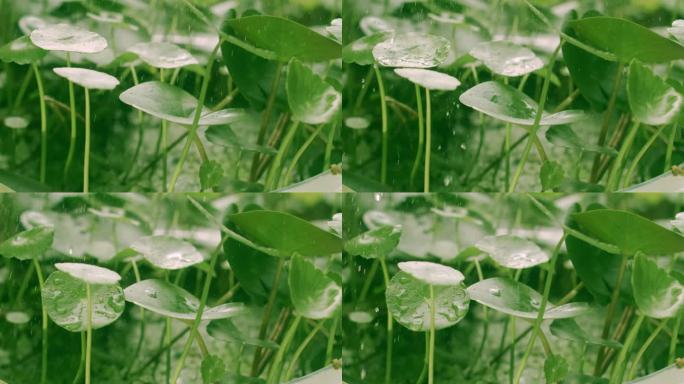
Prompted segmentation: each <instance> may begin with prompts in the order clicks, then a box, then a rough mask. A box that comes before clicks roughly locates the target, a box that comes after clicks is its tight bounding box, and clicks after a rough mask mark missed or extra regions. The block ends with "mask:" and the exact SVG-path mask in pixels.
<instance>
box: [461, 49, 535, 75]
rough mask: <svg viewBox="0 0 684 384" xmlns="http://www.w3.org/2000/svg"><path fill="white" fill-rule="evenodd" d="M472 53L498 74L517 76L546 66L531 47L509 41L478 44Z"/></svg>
mask: <svg viewBox="0 0 684 384" xmlns="http://www.w3.org/2000/svg"><path fill="white" fill-rule="evenodd" d="M470 55H471V56H473V57H474V58H476V59H478V60H480V61H482V62H483V63H484V65H485V66H486V67H487V68H489V69H490V70H491V71H492V72H494V73H495V74H497V75H502V76H508V77H515V76H522V75H526V74H528V73H532V72H534V71H537V70H539V69H541V68H543V67H544V62H543V61H541V59H540V58H538V57H537V55H535V54H534V52H532V51H531V50H530V49H528V48H525V47H522V46H520V45H517V44H513V43H511V42H508V41H489V42H484V43H479V44H477V45H476V46H475V47H474V48H473V49H471V50H470Z"/></svg>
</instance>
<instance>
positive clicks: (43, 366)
mask: <svg viewBox="0 0 684 384" xmlns="http://www.w3.org/2000/svg"><path fill="white" fill-rule="evenodd" d="M33 265H34V267H35V270H36V276H38V286H39V288H40V292H41V293H42V292H43V287H44V286H45V279H44V278H43V271H42V270H41V269H40V263H39V262H38V259H36V258H33ZM40 309H41V314H42V320H43V322H42V329H41V331H42V355H41V362H40V382H41V384H45V383H46V382H47V362H48V324H49V322H48V313H47V308H45V305H43V304H42V303H41V306H40Z"/></svg>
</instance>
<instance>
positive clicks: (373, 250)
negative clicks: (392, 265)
mask: <svg viewBox="0 0 684 384" xmlns="http://www.w3.org/2000/svg"><path fill="white" fill-rule="evenodd" d="M400 239H401V225H385V226H382V227H379V228H375V229H371V230H370V231H367V232H364V233H362V234H360V235H358V236H356V237H354V238H352V239H350V240H347V241H346V242H345V243H344V250H345V251H347V253H349V254H350V255H352V256H362V257H365V258H368V259H374V258H378V257H385V256H387V255H389V253H390V252H392V251H393V250H394V249H395V248H396V247H397V245H398V244H399V240H400Z"/></svg>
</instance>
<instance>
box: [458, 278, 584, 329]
mask: <svg viewBox="0 0 684 384" xmlns="http://www.w3.org/2000/svg"><path fill="white" fill-rule="evenodd" d="M468 293H469V294H470V297H471V298H472V299H473V300H475V301H477V302H478V303H480V304H482V305H484V306H487V307H489V308H492V309H494V310H497V311H499V312H502V313H505V314H507V315H511V316H515V317H521V318H524V319H536V318H537V315H538V313H539V306H540V305H541V301H542V295H541V294H540V293H539V292H537V291H535V290H534V289H532V288H530V287H528V286H527V285H525V284H522V283H519V282H517V281H514V280H512V279H509V278H502V277H493V278H489V279H485V280H482V281H480V282H478V283H475V284H473V285H471V286H470V287H468ZM588 311H589V306H588V305H586V304H584V303H570V304H565V305H561V306H554V305H552V304H551V303H548V304H547V305H546V311H545V312H544V317H543V318H544V319H564V318H570V317H577V316H581V315H583V314H585V313H587V312H588Z"/></svg>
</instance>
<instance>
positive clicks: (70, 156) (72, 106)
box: [64, 52, 77, 180]
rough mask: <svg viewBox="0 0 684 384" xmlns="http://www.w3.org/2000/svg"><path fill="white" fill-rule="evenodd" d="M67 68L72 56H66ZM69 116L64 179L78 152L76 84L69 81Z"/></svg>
mask: <svg viewBox="0 0 684 384" xmlns="http://www.w3.org/2000/svg"><path fill="white" fill-rule="evenodd" d="M66 59H67V66H68V67H71V54H70V53H69V52H67V54H66ZM69 115H70V118H71V134H70V137H69V152H68V153H67V158H66V163H65V164H64V179H65V180H66V179H67V177H68V176H69V169H70V168H71V163H72V161H73V160H74V153H75V152H76V135H77V128H76V98H75V97H74V83H73V82H72V81H71V80H69Z"/></svg>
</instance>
